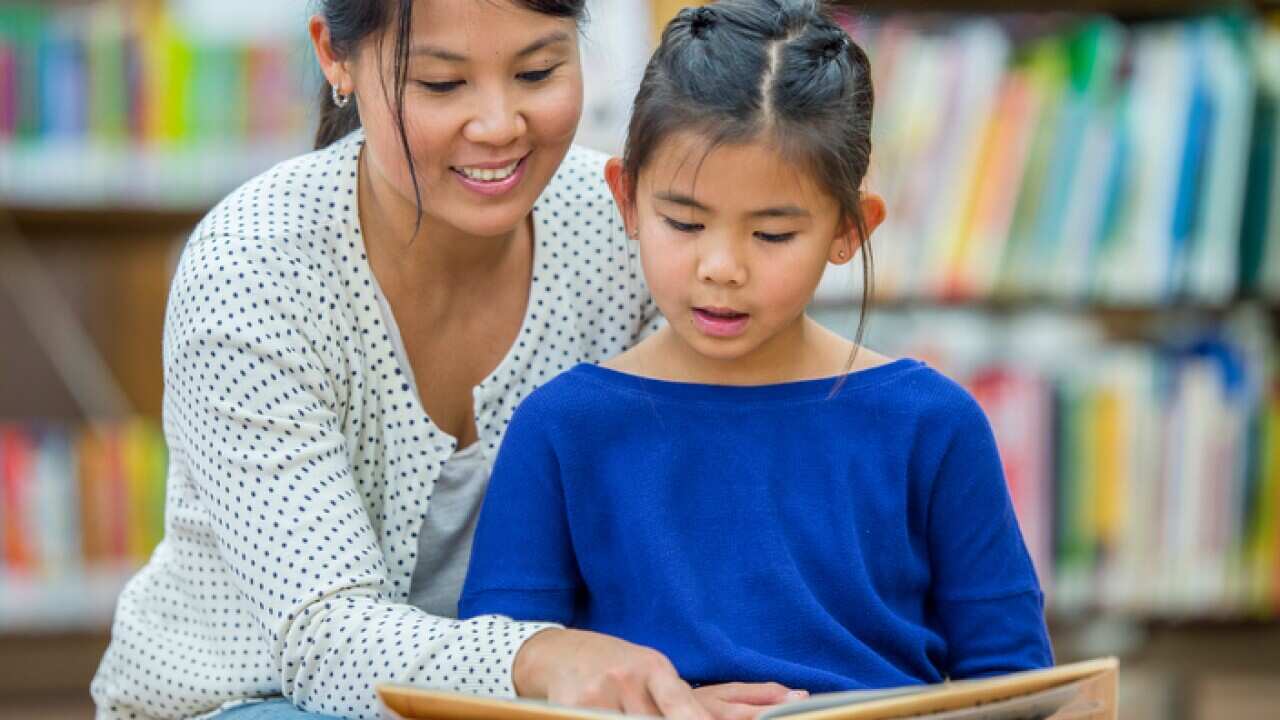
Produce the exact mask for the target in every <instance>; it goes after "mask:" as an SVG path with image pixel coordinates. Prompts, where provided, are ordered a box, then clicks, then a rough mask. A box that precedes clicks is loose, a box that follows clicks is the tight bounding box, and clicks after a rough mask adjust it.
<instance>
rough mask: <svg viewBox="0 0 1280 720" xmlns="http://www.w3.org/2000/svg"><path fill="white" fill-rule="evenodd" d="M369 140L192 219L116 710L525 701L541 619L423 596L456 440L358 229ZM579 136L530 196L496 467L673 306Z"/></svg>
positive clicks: (121, 631)
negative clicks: (412, 698) (505, 442)
mask: <svg viewBox="0 0 1280 720" xmlns="http://www.w3.org/2000/svg"><path fill="white" fill-rule="evenodd" d="M362 145H363V135H362V134H361V133H360V132H359V131H357V132H356V133H353V134H352V135H350V136H348V137H347V138H345V139H343V140H341V141H339V142H338V143H335V144H334V145H332V146H330V147H329V148H326V149H324V150H319V151H316V152H313V153H310V154H308V155H304V156H302V157H299V158H295V159H293V160H289V161H286V162H284V163H281V164H280V165H278V166H276V167H275V168H273V169H272V170H270V171H268V172H266V173H264V174H263V175H261V176H259V177H258V178H256V179H254V180H252V181H250V182H248V183H247V184H245V185H244V186H243V187H241V188H240V189H239V190H237V191H236V192H234V193H233V194H232V195H230V196H229V197H228V198H227V199H226V200H224V201H223V202H222V203H220V204H219V205H218V206H217V207H216V208H215V209H214V210H213V211H212V212H211V213H210V214H209V215H208V216H207V217H206V218H205V219H204V220H203V221H202V222H201V223H200V225H199V226H198V227H197V228H196V230H195V232H194V233H193V235H192V237H191V240H190V242H189V244H188V245H187V247H186V249H185V251H184V253H183V256H182V259H181V262H180V263H179V266H178V269H177V274H176V276H175V278H174V281H173V288H172V291H171V293H170V298H169V307H168V311H167V317H166V321H165V335H164V381H165V396H164V428H165V436H166V438H167V440H168V443H169V450H170V460H169V470H168V473H169V474H168V485H167V500H166V510H165V537H164V540H163V542H162V543H161V544H160V546H159V547H158V548H157V549H156V551H155V553H154V555H153V556H152V557H151V559H150V561H149V562H148V564H147V565H146V566H145V567H144V568H143V569H142V570H141V571H140V572H139V573H138V574H137V575H136V576H135V577H134V578H133V579H132V580H131V581H130V582H129V583H128V585H127V587H126V588H125V590H124V592H123V593H122V594H121V596H120V599H119V603H118V606H117V609H116V614H115V619H114V623H113V626H112V636H111V644H110V647H109V648H108V650H107V653H106V655H105V657H104V658H103V660H102V664H101V666H100V667H99V669H98V673H97V675H96V677H95V678H94V681H93V685H92V692H93V696H94V699H95V701H96V702H97V704H98V709H99V717H100V718H103V717H105V718H149V717H155V718H176V717H190V716H195V715H200V714H204V713H209V712H212V711H216V710H217V709H219V708H220V707H222V706H224V705H226V704H234V703H236V702H239V701H243V700H245V699H250V698H260V697H268V696H277V695H283V696H284V697H286V698H288V699H290V700H292V701H293V702H294V703H295V704H297V705H299V706H300V707H302V708H304V709H307V710H311V711H317V712H322V713H328V714H334V715H341V716H347V717H358V718H373V717H376V715H377V710H376V707H375V704H374V703H375V701H374V694H373V689H372V688H373V684H374V683H376V682H380V681H398V682H411V683H418V684H423V685H429V686H435V687H444V688H452V689H457V690H464V691H469V692H474V693H480V694H493V695H512V694H514V690H513V688H512V681H511V665H512V660H513V657H514V655H515V652H516V650H518V648H519V646H520V644H521V643H522V642H523V641H524V640H525V639H526V638H527V637H529V636H530V635H532V634H533V633H534V632H536V631H537V630H539V629H541V628H542V627H545V626H541V625H533V624H517V623H511V622H508V621H506V620H504V619H502V618H497V617H487V618H477V619H474V620H471V621H467V622H460V621H457V620H452V619H448V618H441V617H435V616H431V615H428V614H427V613H425V612H423V611H422V610H420V609H418V608H416V607H414V606H412V605H409V604H407V599H408V593H409V586H410V576H411V574H412V572H413V568H414V565H415V559H416V556H417V553H418V544H417V540H418V538H417V535H418V532H419V530H420V529H421V528H422V525H423V518H424V516H425V513H429V512H431V491H432V486H433V484H434V482H435V479H436V478H437V477H438V476H439V473H440V468H441V465H442V463H443V462H444V461H445V460H446V459H447V458H448V457H449V456H450V455H451V454H452V453H453V451H454V450H455V442H454V440H453V438H451V437H449V436H447V435H445V434H444V433H443V432H441V431H440V430H438V429H437V428H436V427H435V426H434V425H433V424H432V422H431V419H430V418H428V417H427V416H426V414H425V412H424V411H423V409H422V404H421V402H420V400H419V399H418V397H417V396H416V395H415V394H414V393H413V391H412V390H411V385H410V383H409V382H407V380H408V378H407V376H406V369H405V368H402V367H400V366H399V362H398V360H397V354H396V351H395V348H394V347H393V342H392V339H391V337H390V336H389V332H388V328H387V327H386V325H385V324H384V322H383V320H382V317H381V315H380V312H379V307H378V301H377V296H376V294H375V286H374V280H373V276H372V275H371V271H370V269H369V264H368V262H367V260H366V256H365V252H364V249H363V248H364V244H363V239H362V238H361V236H360V225H359V221H358V217H359V216H358V211H357V208H356V200H357V193H356V173H357V164H358V157H359V153H360V148H361V147H362ZM605 159H606V158H605V156H603V155H601V154H599V153H595V152H592V151H589V150H585V149H581V148H573V149H572V150H570V152H569V154H568V156H567V158H566V159H565V161H564V163H563V164H562V165H561V167H560V169H559V171H558V172H557V174H556V175H555V177H554V178H553V179H552V180H551V182H550V184H549V185H548V186H547V188H546V190H545V191H544V192H543V193H542V195H541V197H540V198H539V199H538V201H537V203H536V204H535V206H534V210H533V215H534V228H535V233H534V234H535V250H534V271H533V277H532V287H531V289H530V296H529V303H528V309H527V311H526V315H525V318H524V322H523V326H522V327H521V329H520V331H519V334H518V336H517V339H516V341H515V344H514V345H513V346H512V347H511V349H510V350H509V351H508V353H507V355H506V357H505V358H504V359H503V360H502V362H501V363H500V365H499V366H498V367H497V369H495V370H494V372H493V373H492V374H491V375H490V376H489V377H488V378H486V379H485V380H484V381H483V382H482V383H481V384H480V385H479V386H478V387H476V389H475V391H474V398H475V405H476V407H475V411H476V422H477V428H478V430H479V434H480V442H481V443H482V444H483V445H482V446H483V450H484V453H485V455H486V456H487V461H488V462H489V463H492V458H493V455H494V453H495V451H496V449H497V447H498V444H499V443H500V442H501V440H502V435H503V431H504V430H505V428H506V426H507V422H508V421H509V420H510V418H511V413H512V411H513V410H514V408H515V406H516V405H517V404H518V403H519V402H520V400H521V399H522V398H524V397H525V396H527V395H528V394H529V393H530V392H532V391H533V390H534V389H535V388H536V387H538V386H539V385H540V384H542V383H545V382H546V381H548V380H549V379H551V378H552V377H553V376H555V375H556V374H558V373H559V372H560V371H562V370H565V369H567V368H569V367H572V366H573V365H574V364H576V363H578V362H582V361H588V362H591V361H598V360H601V359H604V358H606V357H609V356H611V355H614V354H616V353H618V352H621V351H622V350H624V349H625V348H626V347H628V346H629V345H630V344H632V343H633V342H634V341H635V340H636V339H638V338H639V337H640V336H642V335H643V334H644V333H645V332H647V330H648V329H650V328H651V326H652V325H653V324H654V323H655V322H656V318H657V317H658V316H657V311H656V309H655V307H654V305H653V302H652V300H651V299H650V297H649V293H648V291H647V290H646V288H645V286H644V283H643V279H642V276H641V272H640V262H639V259H638V257H637V256H636V254H635V247H634V245H633V244H632V243H629V242H628V239H627V238H626V235H625V233H624V231H623V229H622V225H621V220H620V218H619V216H618V214H617V211H616V209H615V207H614V204H613V200H612V198H611V197H610V196H609V193H608V188H607V186H606V185H605V182H604V172H603V171H604V162H605Z"/></svg>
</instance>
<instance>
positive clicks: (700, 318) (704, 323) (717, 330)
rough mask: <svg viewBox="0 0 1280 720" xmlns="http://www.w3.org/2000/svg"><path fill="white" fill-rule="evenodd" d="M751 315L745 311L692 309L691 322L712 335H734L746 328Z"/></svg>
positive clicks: (721, 336)
mask: <svg viewBox="0 0 1280 720" xmlns="http://www.w3.org/2000/svg"><path fill="white" fill-rule="evenodd" d="M750 321H751V316H750V315H748V314H746V313H735V314H732V315H730V314H725V313H719V312H714V313H713V312H711V311H709V310H706V309H703V308H694V309H693V324H694V326H695V327H697V328H698V330H700V331H702V332H703V333H704V334H706V335H710V336H712V337H720V338H727V337H734V336H737V335H741V334H742V332H743V331H744V330H746V328H747V323H748V322H750Z"/></svg>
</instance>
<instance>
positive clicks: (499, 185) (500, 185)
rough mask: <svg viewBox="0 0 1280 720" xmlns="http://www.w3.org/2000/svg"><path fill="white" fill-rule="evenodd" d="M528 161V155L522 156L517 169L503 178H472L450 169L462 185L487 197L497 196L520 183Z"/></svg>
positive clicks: (509, 190)
mask: <svg viewBox="0 0 1280 720" xmlns="http://www.w3.org/2000/svg"><path fill="white" fill-rule="evenodd" d="M528 163H529V156H528V155H525V156H524V157H522V158H520V162H518V163H516V169H515V171H514V172H512V173H511V175H509V176H508V177H506V178H504V179H502V180H492V181H488V180H472V179H471V178H469V177H467V176H466V175H463V174H462V173H461V172H458V171H457V170H455V169H453V168H449V171H450V172H452V173H453V176H454V177H456V178H458V182H460V183H462V187H464V188H466V189H468V190H471V191H472V192H475V193H477V194H480V195H484V196H486V197H495V196H498V195H505V194H507V193H509V192H511V191H512V190H513V189H514V188H515V187H516V186H517V185H519V184H520V181H521V180H523V179H524V171H525V167H526V166H527V165H528Z"/></svg>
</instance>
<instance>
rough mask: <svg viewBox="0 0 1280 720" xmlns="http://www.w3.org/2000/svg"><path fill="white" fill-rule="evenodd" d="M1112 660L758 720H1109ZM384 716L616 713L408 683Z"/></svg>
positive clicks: (791, 709)
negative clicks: (775, 719) (437, 688)
mask: <svg viewBox="0 0 1280 720" xmlns="http://www.w3.org/2000/svg"><path fill="white" fill-rule="evenodd" d="M1118 667H1119V665H1118V663H1117V661H1116V659H1115V658H1100V659H1097V660H1088V661H1085V662H1079V663H1073V664H1070V665H1059V666H1057V667H1053V668H1048V669H1045V670H1031V671H1027V672H1019V673H1011V674H1009V675H1001V676H999V677H993V678H983V679H980V680H958V681H955V682H946V683H941V684H938V685H916V686H908V687H900V688H890V689H886V690H855V691H852V692H839V693H824V694H820V695H813V696H811V697H809V698H807V699H805V700H801V701H798V702H793V703H786V704H784V705H777V706H775V707H773V708H770V709H769V710H767V711H766V712H765V713H764V714H762V715H761V716H760V717H761V718H762V720H771V719H774V718H786V720H881V719H887V718H899V719H906V718H920V719H921V720H923V719H924V718H928V720H1046V719H1048V718H1052V719H1053V720H1086V719H1087V720H1115V718H1116V717H1117V715H1116V712H1117V709H1116V690H1117V679H1118ZM377 692H378V698H379V699H380V700H381V702H382V710H383V714H384V716H385V717H386V718H388V720H559V719H561V718H565V719H579V720H606V719H608V718H612V719H613V720H616V719H617V718H622V717H628V716H626V715H620V714H618V713H610V712H602V711H596V710H584V709H579V708H567V707H562V706H558V705H552V704H550V703H545V702H541V701H537V700H524V699H516V700H505V699H504V700H499V699H494V698H482V697H476V696H473V695H464V694H461V693H454V692H445V691H439V690H426V689H424V688H418V687H413V686H411V685H397V684H382V685H379V686H378V687H377Z"/></svg>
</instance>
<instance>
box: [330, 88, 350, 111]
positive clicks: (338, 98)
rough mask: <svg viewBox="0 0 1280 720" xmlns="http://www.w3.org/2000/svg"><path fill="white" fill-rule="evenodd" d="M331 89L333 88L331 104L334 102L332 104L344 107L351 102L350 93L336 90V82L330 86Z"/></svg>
mask: <svg viewBox="0 0 1280 720" xmlns="http://www.w3.org/2000/svg"><path fill="white" fill-rule="evenodd" d="M332 89H333V104H334V105H337V106H338V107H340V108H344V107H346V106H347V105H349V104H351V95H350V94H346V95H343V94H342V93H341V92H339V91H338V86H337V84H336V83H335V84H334V85H333V86H332Z"/></svg>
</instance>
